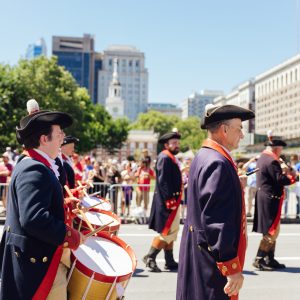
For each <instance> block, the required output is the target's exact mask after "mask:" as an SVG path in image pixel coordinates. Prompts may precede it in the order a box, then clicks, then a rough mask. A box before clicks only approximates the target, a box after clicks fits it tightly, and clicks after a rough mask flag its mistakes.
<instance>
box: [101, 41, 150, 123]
mask: <svg viewBox="0 0 300 300" xmlns="http://www.w3.org/2000/svg"><path fill="white" fill-rule="evenodd" d="M115 58H117V59H118V74H119V81H120V84H121V86H122V92H121V98H122V99H123V100H124V114H125V116H127V117H128V118H129V119H130V120H135V119H136V118H137V116H138V114H139V113H141V112H145V111H146V110H147V103H148V70H147V69H146V68H145V55H144V53H142V52H140V51H139V50H138V49H136V48H135V47H132V46H124V45H115V46H110V47H108V48H107V49H106V50H104V53H103V57H102V69H101V70H100V71H98V72H99V74H98V103H99V104H102V105H105V99H106V98H107V96H108V90H109V85H110V82H111V81H112V77H113V60H114V59H115Z"/></svg>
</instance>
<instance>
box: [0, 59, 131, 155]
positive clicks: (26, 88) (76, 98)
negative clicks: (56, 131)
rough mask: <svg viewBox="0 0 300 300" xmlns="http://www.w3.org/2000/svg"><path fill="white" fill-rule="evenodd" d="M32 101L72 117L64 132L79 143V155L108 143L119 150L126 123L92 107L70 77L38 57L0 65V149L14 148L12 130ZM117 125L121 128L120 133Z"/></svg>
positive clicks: (51, 61) (124, 134)
mask: <svg viewBox="0 0 300 300" xmlns="http://www.w3.org/2000/svg"><path fill="white" fill-rule="evenodd" d="M31 98H34V99H36V100H37V101H38V103H39V105H40V108H41V109H49V110H59V111H63V112H67V113H69V114H70V115H72V116H73V119H74V124H73V125H72V126H71V127H70V128H67V129H66V133H67V134H72V135H74V136H76V137H78V138H79V139H80V143H79V145H78V146H79V151H88V150H91V149H93V148H95V147H96V146H97V145H103V146H104V147H105V148H106V147H108V145H107V138H108V137H110V136H111V135H114V136H116V138H115V139H112V140H111V141H110V143H109V147H108V149H110V148H111V147H119V146H120V145H121V144H122V142H123V141H125V140H126V138H127V134H128V121H127V120H125V119H124V120H120V121H118V122H116V124H115V122H114V121H113V120H112V118H111V116H110V115H109V113H108V112H107V111H106V110H105V109H104V107H103V106H101V105H93V104H92V102H91V100H90V97H89V95H88V92H87V90H86V89H85V88H80V87H79V86H78V85H77V83H76V81H75V79H74V78H73V77H72V75H71V74H70V73H69V72H68V71H66V70H65V69H64V67H61V66H58V65H57V59H56V58H55V57H52V58H50V59H48V58H45V57H38V58H36V59H33V60H30V61H28V60H20V61H19V64H18V65H17V66H15V67H10V66H7V65H5V66H3V65H0V104H1V105H0V107H1V108H0V117H1V120H0V129H1V134H0V147H1V148H2V149H3V148H4V147H5V146H7V145H10V146H13V147H17V141H16V137H15V128H16V126H17V125H18V124H19V120H20V119H21V118H22V117H23V116H25V115H26V114H27V111H26V102H27V101H28V100H29V99H31ZM119 124H122V126H124V128H122V130H120V128H119V126H120V125H119Z"/></svg>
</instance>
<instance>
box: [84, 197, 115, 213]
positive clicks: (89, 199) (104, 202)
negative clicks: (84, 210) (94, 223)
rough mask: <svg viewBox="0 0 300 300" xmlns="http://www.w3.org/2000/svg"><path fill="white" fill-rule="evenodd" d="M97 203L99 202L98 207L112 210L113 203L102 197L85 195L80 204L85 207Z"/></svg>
mask: <svg viewBox="0 0 300 300" xmlns="http://www.w3.org/2000/svg"><path fill="white" fill-rule="evenodd" d="M97 203H99V204H98V205H97V206H96V208H98V209H102V210H107V211H111V203H110V202H109V201H108V200H106V199H104V198H101V197H84V198H83V199H82V200H81V203H80V204H81V205H82V206H84V207H91V206H94V205H96V204H97Z"/></svg>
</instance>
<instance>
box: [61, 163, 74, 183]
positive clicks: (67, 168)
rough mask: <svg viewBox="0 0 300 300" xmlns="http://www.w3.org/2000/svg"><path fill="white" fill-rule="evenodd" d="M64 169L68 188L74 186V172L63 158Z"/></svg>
mask: <svg viewBox="0 0 300 300" xmlns="http://www.w3.org/2000/svg"><path fill="white" fill-rule="evenodd" d="M63 165H64V169H65V172H66V177H67V182H68V186H69V188H70V189H74V188H75V172H74V170H73V168H72V167H71V166H70V164H69V163H67V162H66V161H65V160H64V164H63Z"/></svg>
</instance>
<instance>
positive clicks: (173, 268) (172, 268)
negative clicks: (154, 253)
mask: <svg viewBox="0 0 300 300" xmlns="http://www.w3.org/2000/svg"><path fill="white" fill-rule="evenodd" d="M165 270H170V271H176V270H178V263H177V262H176V261H175V260H174V261H173V262H172V263H168V264H165Z"/></svg>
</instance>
